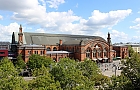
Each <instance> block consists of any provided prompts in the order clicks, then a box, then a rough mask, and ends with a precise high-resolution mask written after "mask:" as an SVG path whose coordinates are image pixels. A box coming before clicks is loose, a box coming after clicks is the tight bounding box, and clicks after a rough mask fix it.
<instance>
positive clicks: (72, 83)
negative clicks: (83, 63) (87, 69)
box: [50, 58, 94, 90]
mask: <svg viewBox="0 0 140 90" xmlns="http://www.w3.org/2000/svg"><path fill="white" fill-rule="evenodd" d="M77 65H78V62H76V61H75V60H72V59H70V58H62V59H61V60H60V61H59V62H58V63H56V65H54V66H53V67H52V70H51V71H50V73H51V74H52V75H53V76H54V80H55V81H59V82H60V85H61V88H62V89H66V90H82V89H83V90H90V89H94V82H91V81H90V80H89V79H88V78H87V77H86V76H83V74H82V72H81V71H80V69H78V68H77Z"/></svg>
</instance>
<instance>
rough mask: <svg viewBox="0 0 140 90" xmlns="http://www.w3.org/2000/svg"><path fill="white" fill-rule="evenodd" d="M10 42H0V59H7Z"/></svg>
mask: <svg viewBox="0 0 140 90" xmlns="http://www.w3.org/2000/svg"><path fill="white" fill-rule="evenodd" d="M9 46H10V42H0V59H2V58H3V57H8V51H9V48H10V47H9Z"/></svg>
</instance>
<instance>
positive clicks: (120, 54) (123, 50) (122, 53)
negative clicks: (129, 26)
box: [113, 45, 129, 59]
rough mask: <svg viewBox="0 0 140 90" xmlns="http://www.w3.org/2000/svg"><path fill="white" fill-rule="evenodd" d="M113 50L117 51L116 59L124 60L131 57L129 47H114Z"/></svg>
mask: <svg viewBox="0 0 140 90" xmlns="http://www.w3.org/2000/svg"><path fill="white" fill-rule="evenodd" d="M113 49H114V50H115V51H116V58H119V59H124V58H126V57H128V56H129V52H128V46H125V45H124V46H121V45H116V46H115V45H113Z"/></svg>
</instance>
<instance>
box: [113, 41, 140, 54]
mask: <svg viewBox="0 0 140 90" xmlns="http://www.w3.org/2000/svg"><path fill="white" fill-rule="evenodd" d="M113 46H120V47H128V46H131V47H132V48H133V50H134V51H135V52H137V53H140V43H117V44H114V45H113ZM114 50H115V49H114ZM127 51H128V50H127Z"/></svg>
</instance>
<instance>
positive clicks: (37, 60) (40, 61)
mask: <svg viewBox="0 0 140 90" xmlns="http://www.w3.org/2000/svg"><path fill="white" fill-rule="evenodd" d="M51 63H53V60H52V59H51V58H49V57H46V56H40V55H36V54H33V55H31V56H30V57H29V60H28V62H27V65H28V67H29V68H31V69H35V68H41V67H42V65H44V66H45V67H48V68H50V65H51Z"/></svg>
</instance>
